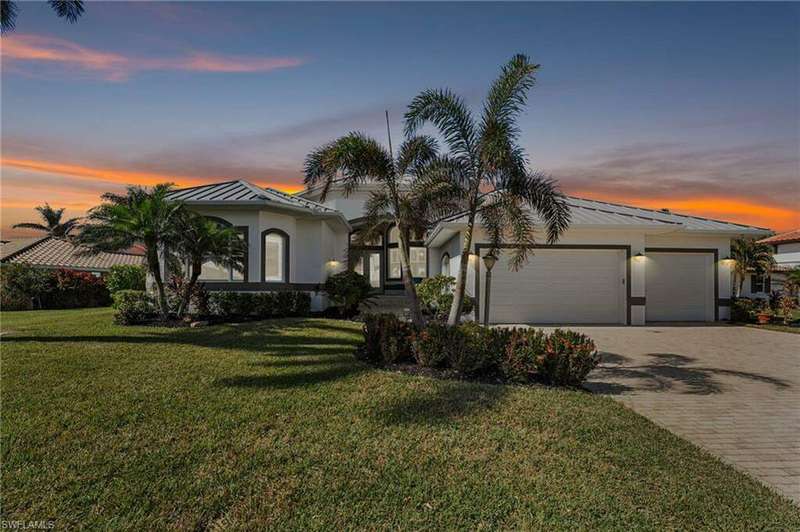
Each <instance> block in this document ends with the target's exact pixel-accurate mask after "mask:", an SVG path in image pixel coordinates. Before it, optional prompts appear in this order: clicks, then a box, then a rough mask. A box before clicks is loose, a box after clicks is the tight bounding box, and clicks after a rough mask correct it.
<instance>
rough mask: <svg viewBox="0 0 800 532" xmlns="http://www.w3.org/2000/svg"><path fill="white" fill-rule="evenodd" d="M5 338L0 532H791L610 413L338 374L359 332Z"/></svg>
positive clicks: (348, 366) (676, 450)
mask: <svg viewBox="0 0 800 532" xmlns="http://www.w3.org/2000/svg"><path fill="white" fill-rule="evenodd" d="M0 319H2V330H3V331H4V334H3V336H2V442H1V443H2V460H3V467H2V514H3V515H2V518H3V519H25V520H29V519H47V518H54V519H55V520H56V526H57V527H58V528H62V527H67V526H77V525H80V526H84V527H87V528H100V527H104V528H125V529H143V528H164V527H180V528H209V527H219V528H223V527H224V528H228V527H235V528H245V527H270V528H286V529H288V528H292V529H341V528H369V529H379V528H381V529H383V528H429V529H441V528H446V529H455V528H459V529H476V528H503V529H520V528H523V529H526V528H527V529H530V528H557V529H576V528H578V529H597V528H620V529H622V528H625V529H652V530H662V529H715V530H720V529H773V530H786V529H798V528H800V510H798V509H797V508H796V507H794V506H792V505H791V504H790V503H789V502H787V501H785V500H783V499H781V498H780V497H778V496H777V495H775V494H774V493H773V492H771V491H769V490H768V489H767V488H765V487H763V486H761V485H760V484H758V483H756V482H755V481H753V480H751V479H749V478H748V477H746V476H744V475H742V474H740V473H738V472H736V471H734V470H733V469H732V468H730V467H728V466H726V465H723V464H722V463H721V462H719V461H717V460H716V459H714V458H713V457H711V456H709V455H708V454H706V453H704V452H702V451H700V450H698V449H697V448H695V447H693V446H692V445H690V444H688V443H686V442H685V441H683V440H681V439H679V438H677V437H676V436H673V435H672V434H670V433H669V432H667V431H665V430H662V429H660V428H658V427H656V426H655V425H653V424H652V423H650V422H648V421H647V420H646V419H644V418H642V417H640V416H638V415H636V414H634V413H633V412H631V411H630V410H628V409H626V408H624V407H623V406H621V405H620V404H617V403H615V402H613V401H612V400H610V399H606V398H602V397H598V396H593V395H591V394H588V393H583V392H576V391H564V390H555V389H546V388H526V387H514V386H492V385H480V384H470V383H463V382H454V381H437V380H431V379H427V378H423V377H413V376H409V375H405V374H398V373H391V372H386V371H380V370H375V369H372V368H369V367H367V366H364V365H362V364H359V363H357V362H355V361H354V359H353V358H352V356H351V352H352V349H353V346H354V344H355V343H356V342H357V340H358V339H359V332H358V331H359V326H358V324H354V323H349V322H340V321H329V320H283V321H275V322H261V323H250V324H246V325H241V326H216V327H209V328H202V329H162V328H151V327H119V326H114V325H112V324H111V312H110V311H109V310H107V309H91V310H72V311H38V312H26V313H3V314H2V315H1V316H0Z"/></svg>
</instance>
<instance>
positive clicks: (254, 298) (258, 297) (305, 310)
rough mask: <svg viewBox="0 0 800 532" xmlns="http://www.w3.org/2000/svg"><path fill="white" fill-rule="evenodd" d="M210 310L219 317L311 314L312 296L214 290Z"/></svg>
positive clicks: (301, 293)
mask: <svg viewBox="0 0 800 532" xmlns="http://www.w3.org/2000/svg"><path fill="white" fill-rule="evenodd" d="M208 308H209V312H210V314H211V315H213V316H217V317H220V318H225V319H227V318H248V317H258V318H284V317H293V316H308V315H309V314H310V313H311V296H310V295H309V294H308V293H306V292H298V291H294V290H290V291H283V292H264V293H251V292H224V291H219V292H211V293H210V294H209V296H208Z"/></svg>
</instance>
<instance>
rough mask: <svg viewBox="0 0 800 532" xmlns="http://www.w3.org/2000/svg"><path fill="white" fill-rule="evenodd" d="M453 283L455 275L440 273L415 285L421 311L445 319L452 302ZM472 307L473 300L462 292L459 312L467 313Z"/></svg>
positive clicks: (473, 304) (473, 305)
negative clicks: (462, 297)
mask: <svg viewBox="0 0 800 532" xmlns="http://www.w3.org/2000/svg"><path fill="white" fill-rule="evenodd" d="M455 284H456V279H455V277H450V276H447V275H441V274H439V275H435V276H433V277H428V278H426V279H423V280H422V281H421V282H420V283H419V284H418V285H417V297H419V301H420V304H421V306H422V310H423V312H424V313H425V314H427V315H428V316H433V317H434V318H435V319H437V320H444V319H446V318H447V315H448V314H449V313H450V307H451V306H452V304H453V287H454V286H455ZM474 308H475V300H474V299H473V298H472V297H470V296H468V295H467V294H464V299H463V301H462V302H461V312H462V313H463V314H469V313H470V312H472V310H473V309H474Z"/></svg>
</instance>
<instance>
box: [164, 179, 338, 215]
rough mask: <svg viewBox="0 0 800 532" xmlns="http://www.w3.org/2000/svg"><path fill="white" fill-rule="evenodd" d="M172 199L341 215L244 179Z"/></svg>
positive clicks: (185, 191) (184, 191)
mask: <svg viewBox="0 0 800 532" xmlns="http://www.w3.org/2000/svg"><path fill="white" fill-rule="evenodd" d="M169 197H170V199H173V200H180V201H182V202H184V203H187V204H200V205H202V204H206V205H208V204H215V205H236V204H240V205H246V204H250V205H252V204H266V205H269V204H271V205H274V206H277V207H285V208H290V209H295V210H297V209H302V210H305V211H309V212H310V213H312V214H340V213H339V211H337V210H336V209H331V208H330V207H326V206H325V205H322V204H320V203H317V202H315V201H311V200H308V199H305V198H301V197H298V196H294V195H292V194H287V193H285V192H281V191H280V190H275V189H273V188H262V187H259V186H257V185H254V184H253V183H249V182H247V181H243V180H241V179H238V180H236V181H225V182H223V183H212V184H209V185H200V186H196V187H191V188H184V189H180V190H175V191H173V192H172V193H170V196H169Z"/></svg>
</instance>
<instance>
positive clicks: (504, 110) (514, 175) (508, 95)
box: [405, 54, 570, 325]
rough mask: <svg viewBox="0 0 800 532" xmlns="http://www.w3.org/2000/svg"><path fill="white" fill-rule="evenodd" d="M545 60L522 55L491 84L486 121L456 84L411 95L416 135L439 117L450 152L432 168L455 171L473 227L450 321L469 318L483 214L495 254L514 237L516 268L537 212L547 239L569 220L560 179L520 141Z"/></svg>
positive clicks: (409, 118) (452, 176)
mask: <svg viewBox="0 0 800 532" xmlns="http://www.w3.org/2000/svg"><path fill="white" fill-rule="evenodd" d="M538 68H539V65H537V64H534V63H532V62H531V61H530V59H529V58H528V57H527V56H525V55H522V54H519V55H515V56H514V57H513V58H512V59H511V60H510V61H509V62H508V63H507V64H506V65H505V66H504V67H503V68H502V71H501V72H500V76H499V77H498V78H497V79H496V80H495V81H494V83H493V84H492V86H491V87H490V89H489V94H488V96H487V98H486V101H485V102H484V104H483V109H482V112H481V115H480V120H479V121H478V120H476V119H475V117H473V115H472V113H471V111H470V110H469V109H468V108H467V105H466V104H465V103H464V100H463V99H462V98H460V97H459V96H457V95H456V94H454V93H453V92H452V91H450V90H448V89H443V90H426V91H424V92H422V93H420V94H419V95H418V96H417V97H416V98H414V100H413V101H412V102H411V105H409V107H408V111H407V112H406V115H405V118H406V134H407V135H413V134H415V133H416V132H417V131H418V130H419V129H420V128H421V127H422V126H423V125H425V124H428V123H430V124H432V125H433V126H435V127H436V128H437V129H438V130H439V132H440V134H441V136H442V137H443V138H444V140H445V142H446V143H447V146H448V147H449V149H450V153H449V154H448V155H447V156H446V157H441V158H440V159H438V160H437V161H436V162H435V163H433V164H431V165H429V166H428V167H427V168H426V171H427V172H430V173H432V174H435V175H438V176H439V177H445V176H447V177H449V180H450V182H451V183H453V184H454V185H455V186H456V189H457V190H458V197H457V198H454V199H457V200H458V201H460V202H461V204H462V205H463V207H464V215H465V216H466V218H467V228H466V232H465V235H464V240H463V242H462V250H461V268H460V271H459V274H458V277H457V278H456V287H455V293H454V295H453V305H452V307H451V309H450V315H449V318H448V323H449V324H451V325H455V324H457V323H458V322H459V321H460V319H461V308H462V301H463V298H464V288H465V284H466V278H467V261H468V259H469V255H470V246H471V245H472V238H473V233H474V227H475V223H476V221H480V222H481V223H482V225H483V227H484V229H485V230H486V232H487V233H488V235H489V241H490V244H491V247H490V249H489V253H490V254H496V253H497V250H498V248H499V247H500V244H501V243H503V242H508V241H510V242H511V243H512V244H514V247H513V249H512V251H511V262H510V265H511V267H512V269H515V270H516V269H518V268H520V267H521V266H522V265H523V264H524V263H525V262H526V260H527V254H528V250H529V248H530V247H531V246H532V245H533V244H534V243H535V241H534V229H535V227H534V218H533V212H535V213H536V214H538V215H539V217H540V218H541V219H542V220H543V221H544V223H545V224H546V226H547V242H548V243H553V242H556V241H557V240H558V238H559V236H560V235H561V233H562V232H563V231H564V230H565V229H566V228H567V227H568V226H569V220H570V214H569V207H568V206H567V204H566V202H565V200H564V196H563V195H562V194H561V192H560V191H559V190H558V187H557V186H556V183H555V182H554V181H553V180H552V179H550V178H548V177H547V176H544V175H542V174H539V173H536V172H531V171H529V170H528V167H527V166H528V165H527V159H526V155H525V153H524V151H523V150H522V148H521V147H520V146H519V144H518V137H519V127H518V126H517V117H518V115H519V114H520V112H521V111H522V110H523V108H524V107H525V104H526V102H527V96H528V92H529V91H530V89H531V88H532V87H533V85H534V82H535V72H536V70H537V69H538Z"/></svg>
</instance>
